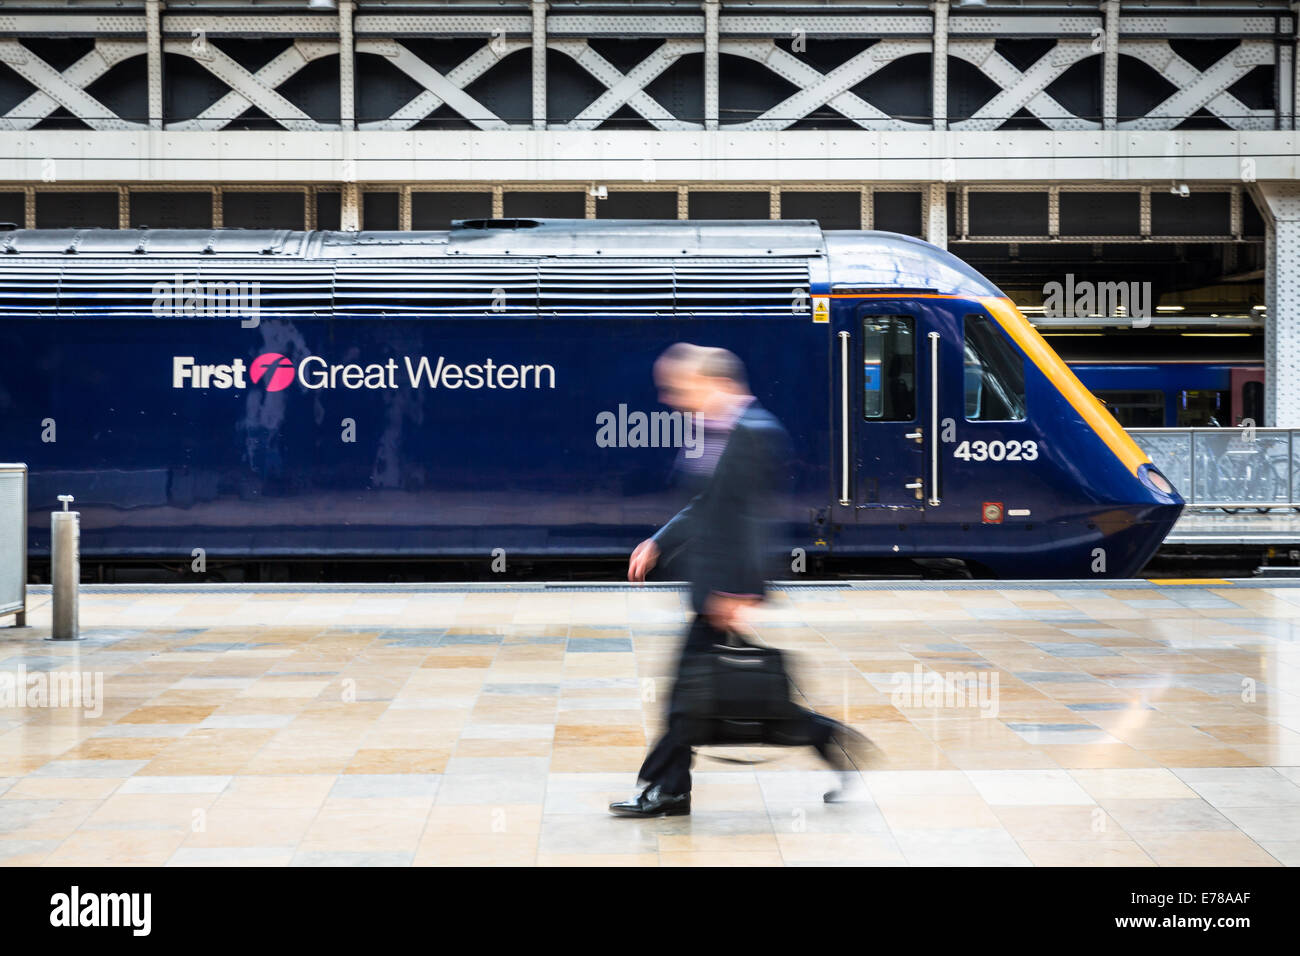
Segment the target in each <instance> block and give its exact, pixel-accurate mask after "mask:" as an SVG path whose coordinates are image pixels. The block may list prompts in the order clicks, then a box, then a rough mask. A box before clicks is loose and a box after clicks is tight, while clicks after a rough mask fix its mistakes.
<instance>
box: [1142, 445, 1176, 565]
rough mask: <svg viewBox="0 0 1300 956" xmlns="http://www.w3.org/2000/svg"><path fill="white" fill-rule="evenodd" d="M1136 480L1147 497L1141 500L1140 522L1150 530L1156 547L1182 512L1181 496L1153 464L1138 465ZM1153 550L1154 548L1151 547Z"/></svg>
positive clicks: (1171, 528)
mask: <svg viewBox="0 0 1300 956" xmlns="http://www.w3.org/2000/svg"><path fill="white" fill-rule="evenodd" d="M1137 477H1138V481H1140V482H1141V483H1142V487H1143V489H1144V490H1145V491H1146V492H1147V494H1148V498H1147V500H1146V501H1144V502H1142V508H1141V514H1142V518H1141V520H1142V522H1143V523H1144V524H1146V525H1147V527H1149V528H1150V529H1151V531H1152V538H1154V539H1155V545H1156V547H1158V546H1159V544H1160V542H1161V541H1163V540H1164V539H1165V536H1166V535H1168V534H1169V532H1170V531H1172V530H1173V527H1174V524H1175V523H1176V522H1177V521H1178V518H1179V516H1180V515H1181V514H1182V513H1183V506H1184V504H1185V502H1184V501H1183V496H1182V495H1180V494H1179V493H1178V490H1177V489H1176V488H1175V487H1174V485H1173V482H1171V481H1170V480H1169V479H1168V478H1166V477H1165V476H1164V475H1163V474H1162V473H1161V471H1160V469H1159V468H1157V467H1156V466H1155V465H1152V464H1150V463H1148V464H1144V465H1140V466H1138V470H1137ZM1152 550H1153V551H1154V548H1153V549H1152Z"/></svg>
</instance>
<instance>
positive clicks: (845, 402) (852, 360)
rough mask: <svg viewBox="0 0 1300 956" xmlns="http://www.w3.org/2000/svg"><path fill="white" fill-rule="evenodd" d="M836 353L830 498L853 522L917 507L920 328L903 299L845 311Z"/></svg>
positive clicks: (917, 314) (923, 333)
mask: <svg viewBox="0 0 1300 956" xmlns="http://www.w3.org/2000/svg"><path fill="white" fill-rule="evenodd" d="M845 313H846V315H845V321H844V322H843V323H842V324H841V326H840V327H839V328H838V329H837V335H836V338H835V341H834V343H833V347H834V348H835V349H836V356H835V361H836V364H837V374H836V380H837V384H838V399H839V410H838V417H839V419H840V423H841V424H840V433H841V448H840V455H839V464H840V468H839V472H838V476H837V478H838V482H839V489H838V497H839V504H840V505H841V507H843V508H849V509H853V511H854V514H855V520H865V521H867V522H870V521H872V519H873V515H875V516H878V517H879V518H880V519H881V520H887V519H886V515H885V513H894V515H895V517H901V515H898V514H897V513H898V512H920V511H921V510H922V509H923V508H924V507H925V499H926V484H927V479H926V477H925V457H924V450H925V447H926V446H925V439H926V436H925V430H926V428H927V427H928V424H927V422H928V416H929V405H930V403H929V388H930V384H929V382H930V376H929V371H928V365H927V364H926V359H925V356H928V355H929V348H930V346H929V339H928V332H929V328H928V324H927V323H926V322H925V320H924V314H923V313H922V312H921V311H920V310H918V309H916V308H915V307H914V306H912V305H910V304H909V303H907V302H906V301H903V300H897V299H894V300H875V301H870V302H866V303H862V304H859V305H858V306H857V308H855V309H851V310H845Z"/></svg>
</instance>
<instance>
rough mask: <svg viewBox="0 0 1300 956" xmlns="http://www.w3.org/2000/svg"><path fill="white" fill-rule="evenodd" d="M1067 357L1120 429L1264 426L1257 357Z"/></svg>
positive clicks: (1261, 367) (1260, 369)
mask: <svg viewBox="0 0 1300 956" xmlns="http://www.w3.org/2000/svg"><path fill="white" fill-rule="evenodd" d="M1156 347H1157V348H1160V347H1161V346H1159V345H1157V346H1156ZM1066 361H1067V364H1068V365H1069V366H1070V368H1071V369H1072V370H1073V371H1074V373H1075V374H1076V375H1077V376H1079V380H1080V381H1082V382H1083V384H1084V385H1086V386H1088V388H1089V390H1090V391H1092V393H1093V394H1094V395H1096V396H1097V397H1098V398H1099V399H1101V400H1102V401H1103V402H1104V403H1105V404H1106V407H1107V408H1108V409H1109V410H1110V412H1111V414H1113V415H1114V416H1115V418H1116V419H1117V420H1118V421H1119V423H1120V424H1121V425H1123V426H1124V427H1125V428H1197V427H1205V426H1211V427H1212V426H1222V427H1224V428H1227V427H1230V426H1235V425H1240V424H1241V423H1242V422H1243V421H1245V420H1247V419H1249V420H1251V421H1253V422H1254V423H1255V424H1256V425H1259V426H1263V425H1265V424H1267V422H1266V421H1265V416H1264V365H1263V362H1262V360H1260V359H1251V358H1243V359H1241V360H1237V361H1234V360H1232V359H1229V358H1226V357H1221V358H1218V359H1205V358H1200V359H1197V358H1161V359H1141V360H1138V361H1120V360H1116V359H1077V360H1076V359H1067V360H1066Z"/></svg>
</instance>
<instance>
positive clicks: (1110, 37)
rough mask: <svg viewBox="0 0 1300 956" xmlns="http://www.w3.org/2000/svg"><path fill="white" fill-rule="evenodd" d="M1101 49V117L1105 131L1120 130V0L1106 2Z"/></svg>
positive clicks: (1107, 0)
mask: <svg viewBox="0 0 1300 956" xmlns="http://www.w3.org/2000/svg"><path fill="white" fill-rule="evenodd" d="M1102 9H1103V14H1102V15H1103V17H1104V21H1103V22H1104V24H1105V26H1104V28H1103V30H1104V32H1103V37H1104V39H1103V40H1102V48H1101V64H1102V66H1101V74H1102V79H1101V116H1102V121H1101V122H1102V128H1103V129H1118V128H1119V17H1120V9H1119V0H1106V3H1105V5H1104V7H1103V8H1102Z"/></svg>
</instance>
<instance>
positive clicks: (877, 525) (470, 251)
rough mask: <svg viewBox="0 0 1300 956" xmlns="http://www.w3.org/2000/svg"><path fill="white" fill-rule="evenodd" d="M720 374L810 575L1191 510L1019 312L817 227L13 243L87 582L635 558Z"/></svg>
mask: <svg viewBox="0 0 1300 956" xmlns="http://www.w3.org/2000/svg"><path fill="white" fill-rule="evenodd" d="M677 341H690V342H695V343H699V344H705V345H717V346H724V347H726V348H729V349H731V350H733V351H734V352H736V353H737V354H738V355H740V356H741V357H742V358H743V359H744V361H745V362H746V364H747V365H748V367H749V371H750V377H751V381H752V385H753V387H754V391H755V393H756V394H757V396H758V398H759V400H760V401H761V402H763V404H765V405H766V406H767V407H769V408H770V409H771V410H772V411H773V412H774V413H775V414H777V415H778V416H779V417H780V418H781V419H782V421H783V422H784V423H785V425H786V427H787V428H788V430H789V432H790V435H791V438H792V441H793V448H794V453H793V458H792V460H791V461H790V479H791V487H792V489H793V494H792V496H791V498H790V502H791V503H790V508H789V512H788V513H787V514H785V515H784V517H785V518H786V519H787V520H788V523H789V528H790V532H791V535H792V538H793V540H792V549H793V548H798V549H802V551H801V552H794V553H795V554H796V560H798V557H799V556H800V555H802V556H806V557H812V556H815V555H819V554H820V555H832V556H836V557H838V558H846V557H847V558H853V559H857V558H862V559H866V558H890V559H898V558H913V559H927V558H936V559H943V558H947V559H959V560H961V561H964V562H966V563H967V564H968V565H969V566H971V567H973V568H976V569H978V570H980V571H981V572H982V573H990V574H993V575H996V576H1001V577H1065V578H1087V577H1094V576H1098V577H1124V576H1131V575H1133V574H1135V573H1136V572H1137V571H1138V570H1139V569H1140V568H1141V567H1142V566H1143V564H1144V563H1145V562H1146V561H1147V559H1148V558H1149V557H1150V556H1151V555H1152V553H1153V552H1154V551H1155V549H1156V548H1157V546H1158V545H1159V544H1160V542H1161V540H1162V539H1163V538H1164V536H1165V534H1166V533H1167V532H1168V531H1169V529H1170V527H1171V526H1172V525H1173V523H1174V521H1175V520H1176V518H1177V517H1178V515H1179V512H1180V510H1181V508H1182V500H1181V498H1180V497H1179V496H1178V494H1177V493H1176V492H1175V491H1174V490H1173V488H1172V487H1171V486H1170V485H1169V483H1168V482H1167V481H1166V480H1165V478H1164V476H1162V475H1161V474H1160V473H1159V472H1158V471H1157V470H1156V469H1155V468H1154V467H1153V466H1152V464H1151V463H1150V461H1149V460H1148V459H1147V457H1146V455H1145V454H1143V452H1142V451H1141V450H1140V449H1139V448H1138V447H1137V445H1136V444H1135V443H1134V442H1133V441H1132V440H1131V439H1130V438H1129V437H1128V435H1127V434H1126V433H1125V432H1124V430H1123V429H1122V428H1121V427H1120V426H1119V425H1118V424H1117V423H1116V421H1115V419H1114V418H1113V417H1112V416H1111V415H1110V414H1109V413H1108V412H1107V411H1106V410H1105V408H1104V407H1103V405H1102V404H1101V403H1100V402H1098V401H1097V400H1096V399H1095V398H1094V397H1093V396H1092V395H1091V394H1090V393H1089V392H1088V390H1087V389H1086V388H1085V387H1084V386H1083V385H1082V384H1081V383H1080V382H1079V380H1078V378H1076V376H1075V375H1074V374H1073V373H1072V372H1071V371H1070V370H1069V368H1067V367H1066V365H1065V363H1064V362H1063V361H1062V360H1061V359H1060V358H1059V357H1058V356H1057V355H1056V353H1055V352H1053V351H1052V349H1051V348H1050V347H1049V346H1048V345H1047V343H1046V342H1045V341H1044V339H1043V338H1042V337H1040V336H1039V335H1038V333H1037V332H1036V331H1035V330H1034V329H1033V327H1032V326H1031V325H1030V324H1029V323H1028V322H1027V321H1026V320H1025V318H1024V317H1023V316H1022V315H1021V314H1020V313H1019V312H1018V311H1017V310H1016V308H1015V307H1014V305H1012V303H1011V302H1010V300H1009V299H1007V298H1006V297H1005V296H1004V295H1003V294H1002V293H1001V292H999V290H998V289H997V288H995V287H994V286H993V285H992V284H991V283H989V282H988V281H987V280H986V279H984V278H983V277H982V276H980V275H979V274H978V273H976V272H975V271H974V270H972V269H971V268H970V267H969V266H967V265H965V264H964V263H962V262H961V261H960V260H958V259H957V258H955V257H954V256H951V255H949V254H948V253H946V252H944V251H942V250H940V249H937V248H935V247H934V246H931V245H929V244H927V243H925V242H921V241H919V240H916V239H913V238H910V237H905V236H901V235H895V234H890V233H880V232H823V231H822V229H821V228H820V227H819V226H818V225H817V223H816V222H812V221H772V222H767V221H762V222H727V221H684V222H663V221H635V222H632V221H600V220H597V221H575V220H474V221H465V222H460V223H456V224H455V225H454V226H453V228H452V229H451V230H449V231H444V232H406V233H383V232H374V233H365V232H363V233H329V232H290V231H254V230H229V231H222V230H216V231H212V230H203V231H179V230H177V231H167V230H147V229H142V230H133V231H112V230H48V231H47V230H12V231H9V232H7V233H0V449H3V451H2V452H0V457H2V458H4V459H10V460H15V461H24V462H27V463H28V464H29V466H30V468H31V483H30V494H29V503H30V509H31V513H30V535H31V540H30V545H31V549H32V551H33V553H34V554H36V555H41V554H44V553H48V530H47V529H48V526H49V521H48V518H47V517H46V513H47V512H48V511H49V510H51V508H52V507H54V506H55V496H56V495H57V494H61V493H69V494H72V495H74V496H75V497H76V501H77V504H76V507H77V509H78V510H80V511H81V514H82V553H83V555H85V556H87V557H89V558H94V557H97V556H98V557H105V558H107V557H113V558H129V557H136V558H146V557H152V558H170V559H180V560H183V561H187V562H188V561H190V559H191V555H194V554H199V553H202V554H203V555H205V556H206V557H207V558H209V559H212V558H218V557H223V558H232V559H236V558H246V559H250V560H251V559H268V558H276V559H295V558H296V559H306V558H320V557H329V556H349V557H360V556H382V557H387V558H426V557H427V558H434V557H449V556H457V557H475V558H477V557H482V558H483V559H484V560H487V559H488V556H489V555H491V554H492V553H494V552H496V551H497V549H501V553H503V554H504V555H508V556H510V557H517V556H569V557H573V556H614V555H625V554H626V553H627V552H628V551H629V549H630V548H631V547H632V546H633V545H635V544H636V542H638V541H639V540H641V539H642V538H644V537H645V536H646V535H647V534H649V533H650V532H651V531H653V530H654V528H655V527H657V526H658V525H659V524H660V523H661V522H662V521H663V520H664V519H665V518H666V517H668V516H669V515H670V514H671V513H672V511H673V509H674V508H675V507H676V506H677V502H676V501H675V500H674V492H673V491H672V489H671V482H670V477H671V475H672V473H673V471H674V469H675V467H676V465H677V464H679V463H680V460H681V458H682V457H686V458H689V456H690V455H691V454H692V446H691V441H692V434H693V432H692V430H691V423H690V422H689V421H688V420H674V419H673V418H672V415H671V414H670V413H669V412H668V410H667V409H665V408H664V406H662V405H660V404H659V402H658V399H657V395H656V392H655V390H654V386H653V383H652V380H651V375H650V369H651V365H652V363H653V361H654V359H655V357H656V356H657V355H658V354H659V353H660V352H661V351H662V350H663V349H664V348H665V347H666V346H668V345H669V344H671V343H673V342H677Z"/></svg>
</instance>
